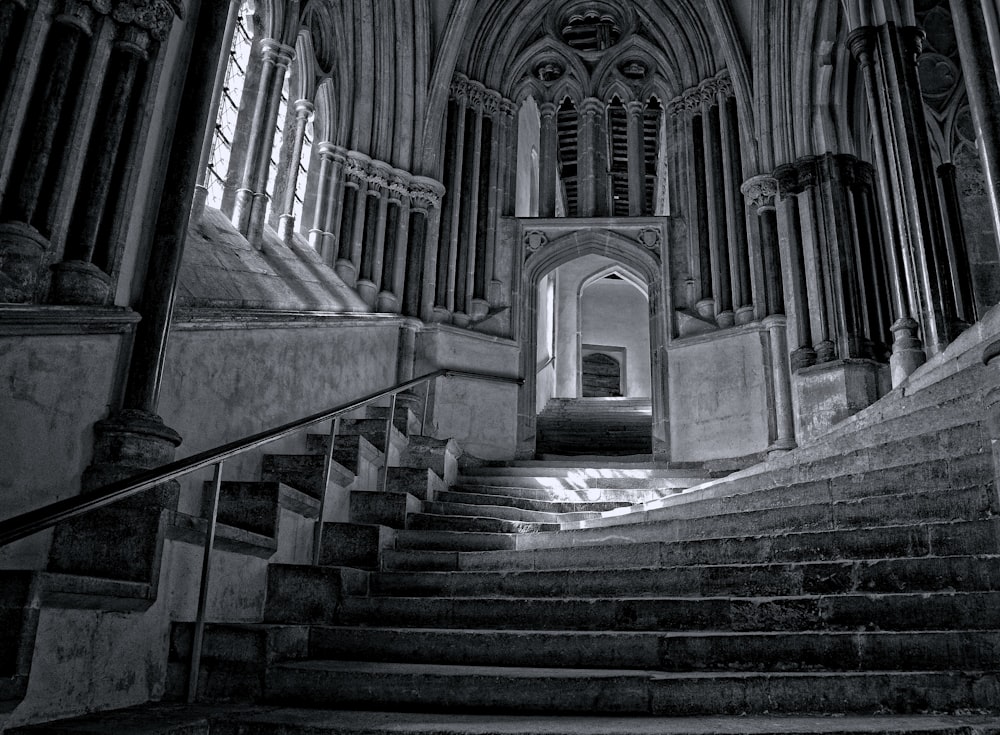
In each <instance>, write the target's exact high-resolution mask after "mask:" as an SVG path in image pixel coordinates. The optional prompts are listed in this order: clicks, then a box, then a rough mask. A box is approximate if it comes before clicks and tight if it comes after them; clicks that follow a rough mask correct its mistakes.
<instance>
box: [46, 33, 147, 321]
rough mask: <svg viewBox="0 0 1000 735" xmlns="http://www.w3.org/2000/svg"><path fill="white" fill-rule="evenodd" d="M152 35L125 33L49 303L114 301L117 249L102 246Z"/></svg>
mask: <svg viewBox="0 0 1000 735" xmlns="http://www.w3.org/2000/svg"><path fill="white" fill-rule="evenodd" d="M149 44H150V38H149V35H148V34H147V33H146V32H145V31H143V30H141V29H139V28H135V27H134V26H126V27H124V28H122V29H121V30H120V33H119V38H118V39H117V40H116V41H115V44H114V48H113V50H112V53H111V62H110V65H109V69H108V76H107V77H106V78H105V82H104V89H103V90H102V92H101V106H102V108H103V109H101V110H100V111H99V112H98V120H97V121H96V124H95V126H94V133H93V135H92V136H91V139H90V143H89V153H88V156H87V160H86V164H85V169H84V176H83V181H82V185H81V187H80V191H79V194H78V196H77V201H76V206H75V208H74V212H73V218H72V220H71V226H70V237H71V238H72V240H71V241H70V242H69V243H68V244H67V247H66V251H65V253H64V260H63V261H62V262H60V263H57V264H55V265H54V266H53V267H52V270H53V273H52V289H51V292H50V294H49V300H50V301H51V302H53V303H56V304H104V303H106V302H107V300H108V298H109V297H110V295H111V294H110V290H111V276H110V275H109V272H110V271H111V267H112V265H113V263H112V262H111V255H112V254H111V252H110V250H111V248H110V245H109V244H108V243H99V242H98V240H99V237H100V234H101V224H102V222H104V220H105V217H106V216H107V213H106V211H105V210H106V209H107V208H108V206H109V196H111V206H112V208H113V202H114V199H113V196H112V191H111V187H112V180H113V178H114V172H115V168H116V165H117V163H118V160H119V155H120V149H121V145H122V139H123V137H124V135H125V123H126V121H127V119H128V116H129V112H130V110H131V107H132V102H133V99H134V96H135V94H136V92H137V89H136V80H137V77H138V74H139V72H140V68H141V67H142V65H143V64H144V63H145V61H146V60H147V58H148V56H147V51H148V48H149Z"/></svg>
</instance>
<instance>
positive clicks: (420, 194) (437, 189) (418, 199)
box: [409, 176, 445, 214]
mask: <svg viewBox="0 0 1000 735" xmlns="http://www.w3.org/2000/svg"><path fill="white" fill-rule="evenodd" d="M409 189H410V207H411V208H412V209H414V210H417V211H418V212H423V213H424V214H426V213H427V212H428V211H429V210H432V209H439V208H440V207H441V198H442V197H443V196H444V192H445V188H444V186H443V185H442V184H441V183H440V182H439V181H435V180H434V179H431V178H428V177H426V176H414V177H413V178H412V179H411V180H410V185H409Z"/></svg>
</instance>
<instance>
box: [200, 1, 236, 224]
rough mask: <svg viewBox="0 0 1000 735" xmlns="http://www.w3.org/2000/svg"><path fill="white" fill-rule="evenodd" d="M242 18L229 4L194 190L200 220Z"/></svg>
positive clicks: (232, 5) (203, 210) (206, 196)
mask: <svg viewBox="0 0 1000 735" xmlns="http://www.w3.org/2000/svg"><path fill="white" fill-rule="evenodd" d="M239 17H240V3H238V2H230V3H229V16H228V17H227V19H226V31H225V34H224V35H223V37H222V53H220V54H219V62H218V66H217V67H216V69H215V84H214V85H213V86H212V106H211V107H210V108H209V111H208V124H207V125H205V135H204V141H203V142H202V145H201V159H200V160H199V161H198V170H199V172H200V173H199V174H198V183H197V184H196V185H195V188H194V206H193V207H192V208H191V217H192V219H194V220H200V219H201V217H202V214H204V212H205V201H206V200H207V198H208V177H209V176H210V175H211V174H210V173H209V172H208V164H209V163H210V162H211V160H212V144H213V143H214V142H215V126H216V124H217V122H218V120H219V107H220V105H221V104H222V93H223V88H224V87H225V86H226V73H227V72H228V71H229V54H230V53H231V51H232V48H233V37H234V36H235V35H236V24H237V21H239Z"/></svg>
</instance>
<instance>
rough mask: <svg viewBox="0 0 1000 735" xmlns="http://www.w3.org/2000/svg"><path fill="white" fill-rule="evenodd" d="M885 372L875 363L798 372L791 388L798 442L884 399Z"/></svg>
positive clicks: (854, 362) (851, 362)
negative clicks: (882, 397)
mask: <svg viewBox="0 0 1000 735" xmlns="http://www.w3.org/2000/svg"><path fill="white" fill-rule="evenodd" d="M884 369H885V366H884V365H882V364H880V363H877V362H875V361H874V360H835V361H833V362H826V363H821V364H819V365H813V366H811V367H807V368H802V369H801V370H798V371H796V372H795V374H794V375H793V376H792V387H793V391H794V392H795V406H796V407H797V409H798V410H797V411H796V417H795V420H796V426H795V429H796V431H795V433H796V436H797V437H798V438H799V443H805V442H808V441H810V440H811V439H814V438H815V437H817V436H819V435H821V434H824V433H826V432H827V431H828V430H829V429H830V428H832V427H833V426H834V425H835V424H838V423H840V422H841V421H843V420H844V419H846V418H847V417H849V416H852V415H854V414H856V413H857V412H858V411H861V410H862V409H864V408H867V407H868V406H870V405H871V404H873V403H875V401H877V400H878V399H879V398H880V397H881V391H880V386H881V381H880V379H879V376H880V372H881V371H882V370H884Z"/></svg>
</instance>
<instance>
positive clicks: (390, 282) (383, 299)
mask: <svg viewBox="0 0 1000 735" xmlns="http://www.w3.org/2000/svg"><path fill="white" fill-rule="evenodd" d="M409 185H410V176H409V174H407V173H406V172H404V171H396V172H394V179H393V180H392V182H390V184H389V190H390V194H389V211H388V215H387V217H386V229H385V251H384V256H383V260H382V290H381V292H380V293H379V296H378V310H379V311H381V312H399V311H400V310H401V308H402V301H403V288H404V279H405V277H406V258H407V239H408V237H409V232H410V207H409V200H410V192H409Z"/></svg>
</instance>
